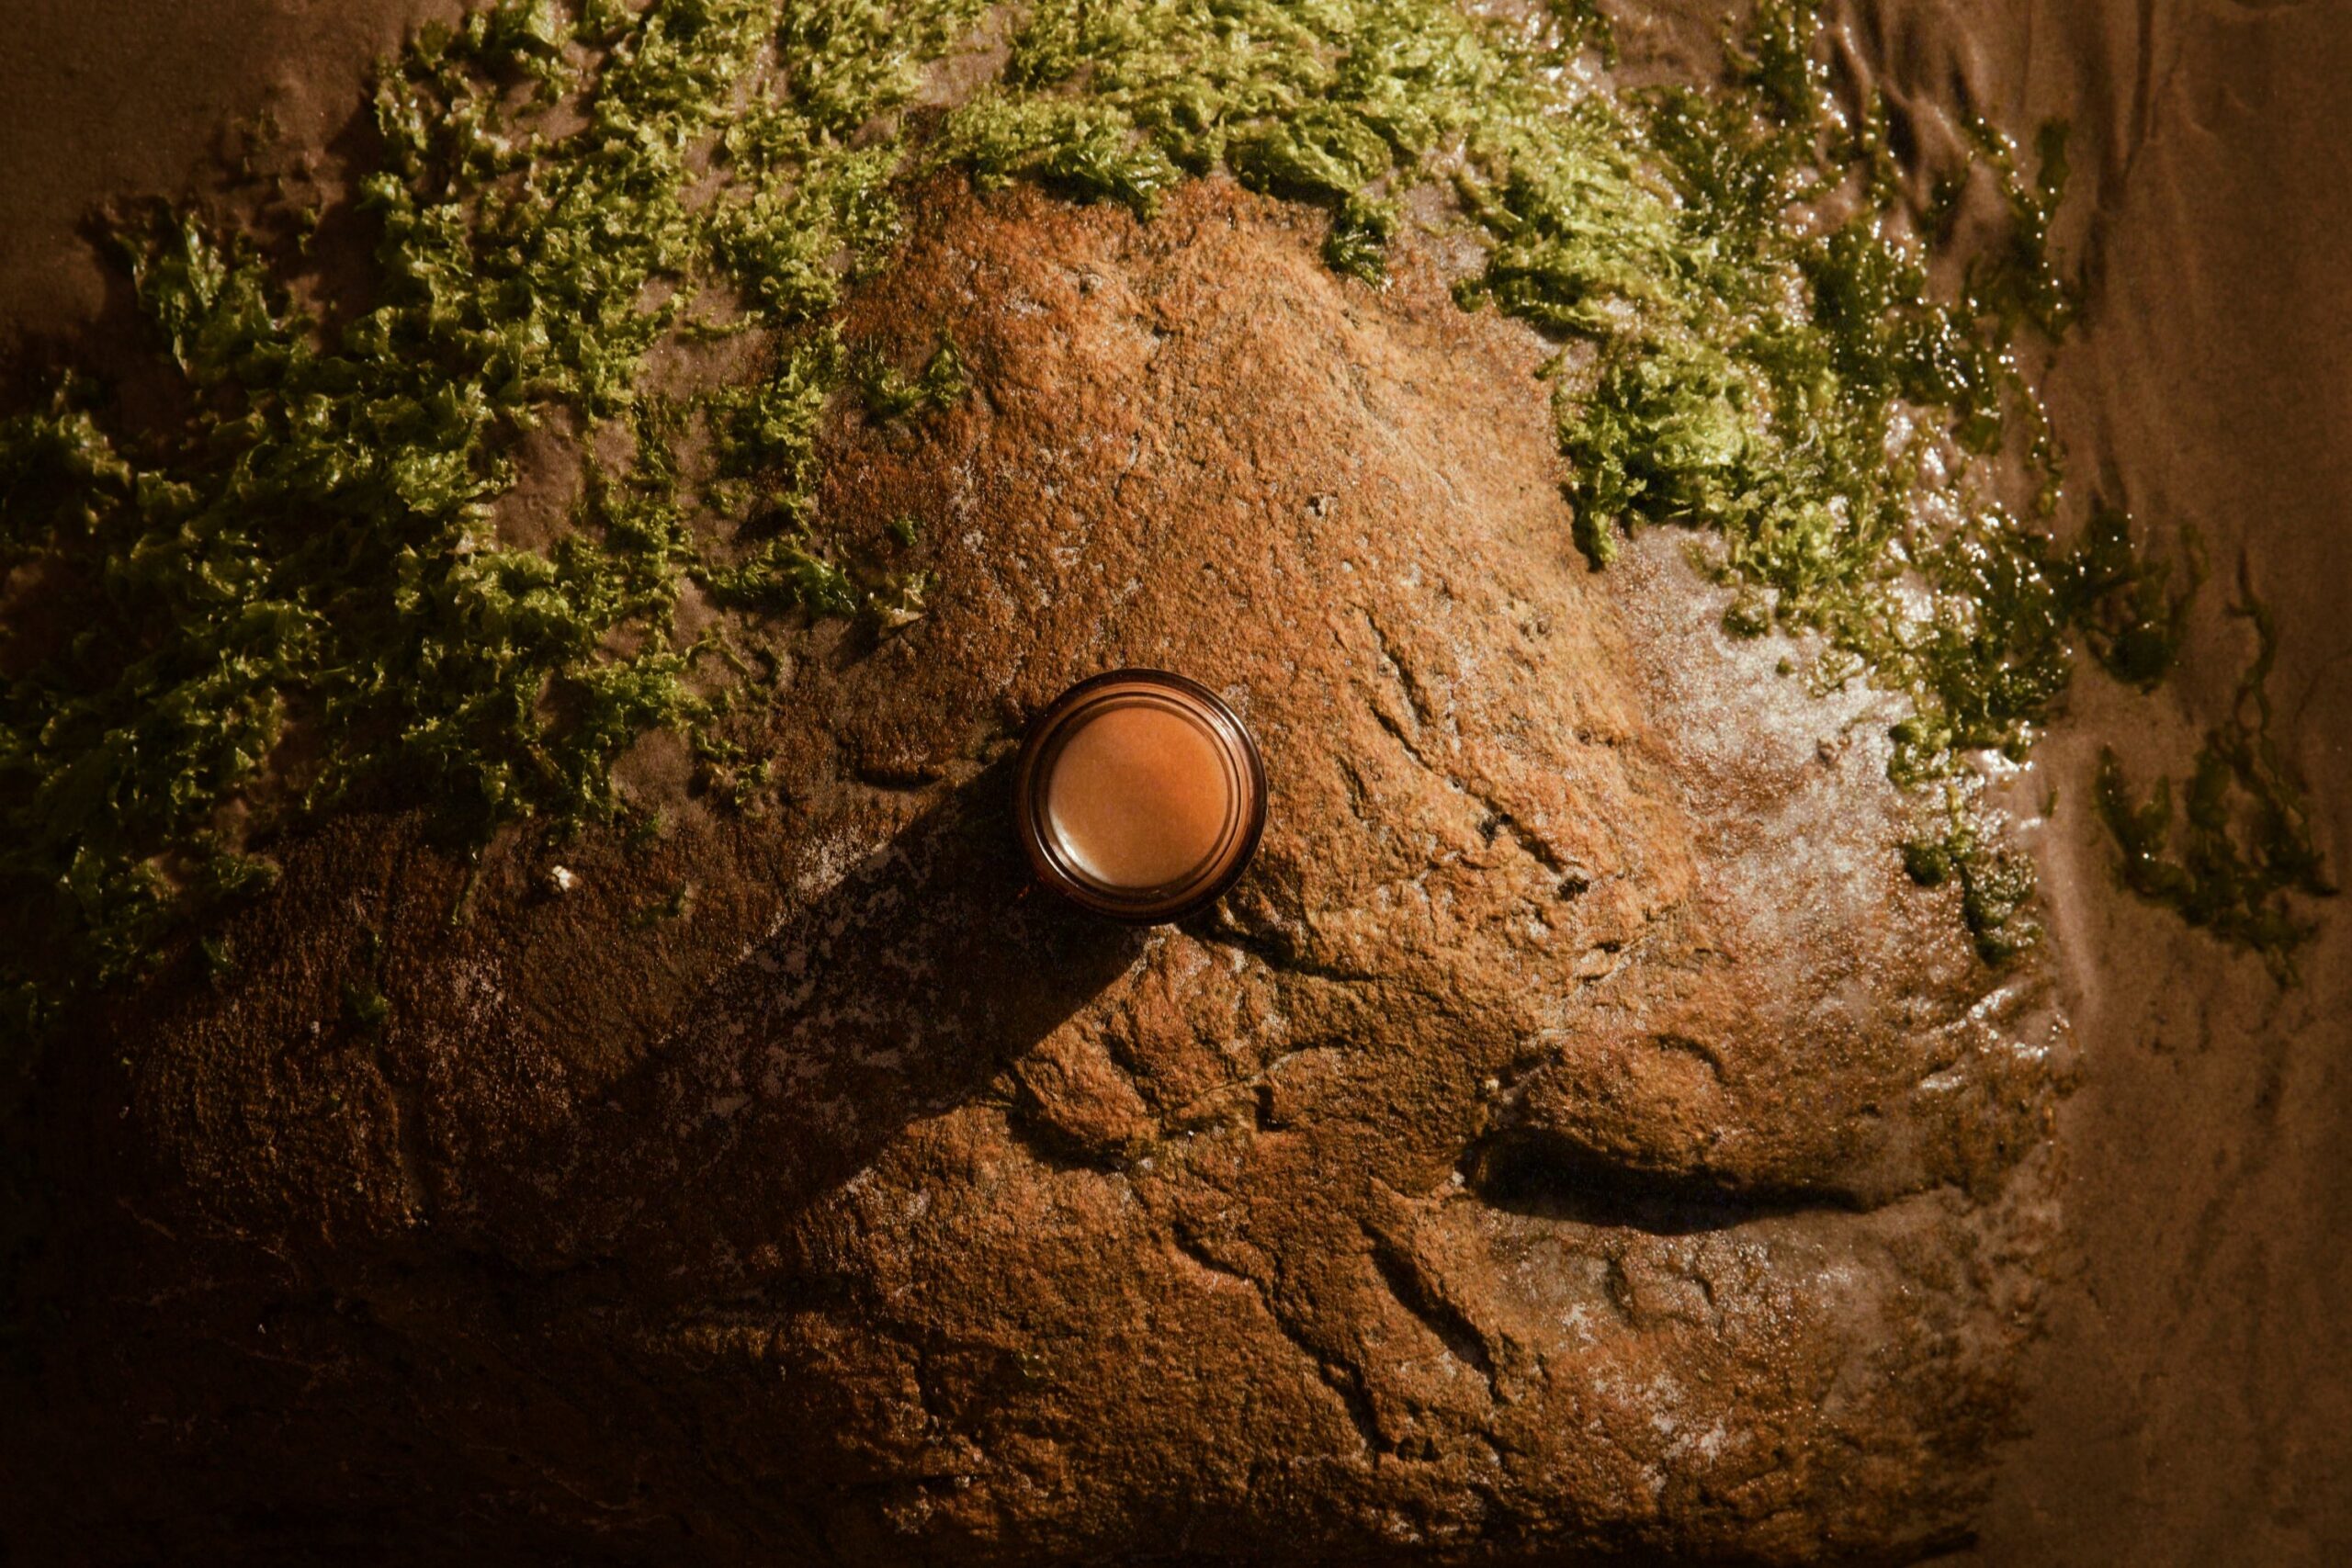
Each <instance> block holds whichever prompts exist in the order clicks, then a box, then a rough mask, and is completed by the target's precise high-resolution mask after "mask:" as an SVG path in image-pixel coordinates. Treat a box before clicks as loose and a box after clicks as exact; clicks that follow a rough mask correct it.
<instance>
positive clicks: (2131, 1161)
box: [0, 0, 2352, 1565]
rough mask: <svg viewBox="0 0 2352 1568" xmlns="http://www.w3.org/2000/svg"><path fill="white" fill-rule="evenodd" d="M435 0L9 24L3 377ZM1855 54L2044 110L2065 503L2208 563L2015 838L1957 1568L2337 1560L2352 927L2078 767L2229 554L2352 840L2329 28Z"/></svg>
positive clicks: (2211, 661) (211, 6) (2222, 627)
mask: <svg viewBox="0 0 2352 1568" xmlns="http://www.w3.org/2000/svg"><path fill="white" fill-rule="evenodd" d="M455 8H456V7H455V6H452V5H449V4H448V3H447V0H365V3H353V4H345V5H329V4H324V3H312V4H303V3H301V0H181V3H178V4H171V5H161V4H149V5H135V4H130V3H129V0H105V3H102V4H98V3H91V0H80V3H67V0H31V3H29V4H27V5H22V6H18V7H16V8H15V13H16V14H14V15H12V17H11V18H10V21H11V29H10V32H9V34H8V35H7V38H6V41H5V43H0V193H5V197H4V198H0V199H5V200H6V207H7V217H8V221H7V223H6V226H5V228H0V355H8V354H10V353H12V352H13V351H14V350H15V349H16V348H17V346H18V345H20V344H27V343H38V342H40V341H41V340H50V339H59V340H70V339H71V338H72V337H73V336H74V334H75V333H77V332H79V331H80V330H81V329H82V327H83V325H84V323H86V322H88V321H91V320H93V319H94V318H96V316H97V314H98V313H99V312H100V311H101V310H102V309H103V308H104V306H105V303H106V301H107V286H106V284H105V282H104V276H103V274H102V272H101V271H100V269H99V268H97V267H96V265H95V258H94V255H93V254H92V252H91V250H90V248H89V246H88V243H87V242H86V241H85V239H84V238H83V237H82V236H81V234H80V232H79V231H78V230H79V225H80V222H81V220H82V218H83V216H84V215H85V213H86V212H87V211H88V210H89V209H90V207H91V206H92V204H93V203H95V202H97V201H102V200H105V199H108V198H111V197H130V196H136V195H141V194H152V193H158V192H160V193H166V194H168V193H172V192H175V191H176V190H179V189H181V188H183V187H186V186H191V185H201V184H204V183H207V182H208V181H209V177H210V176H209V175H207V173H206V172H205V171H206V170H207V168H208V167H209V164H210V163H211V161H212V160H213V159H214V157H215V156H216V154H217V152H218V151H219V149H220V131H221V128H222V127H223V126H224V125H226V124H230V123H232V122H236V121H240V120H246V119H250V118H252V117H254V116H256V115H260V114H262V113H264V112H265V111H266V112H267V113H268V114H269V115H270V116H271V117H272V118H275V119H276V120H277V123H278V125H279V126H280V127H281V128H282V130H283V132H284V135H285V137H286V140H287V141H288V144H289V145H292V146H296V147H301V146H311V145H318V144H321V143H323V142H325V141H330V140H332V139H333V138H334V136H336V135H337V134H339V133H341V132H342V131H343V130H345V128H346V127H347V125H348V124H349V122H350V116H351V114H352V113H353V111H354V110H355V109H356V107H357V105H358V103H359V82H360V79H361V76H362V74H363V73H364V71H365V68H366V65H367V62H368V60H369V59H371V58H372V57H373V56H374V55H376V54H377V53H379V51H382V50H384V49H386V48H388V47H390V45H391V44H392V43H393V42H394V41H395V40H396V39H397V38H398V37H399V35H400V33H401V31H402V29H403V28H406V27H407V26H409V25H411V24H412V23H413V21H415V20H418V19H421V18H423V17H427V16H433V15H447V14H449V13H450V12H452V11H453V10H454V9H455ZM1847 9H1848V11H1849V16H1848V18H1847V20H1848V28H1847V30H1848V33H1849V38H1850V39H1851V41H1852V44H1853V48H1854V57H1855V59H1856V60H1857V61H1858V62H1860V64H1861V65H1862V67H1863V68H1864V69H1866V70H1868V71H1870V72H1871V73H1874V74H1875V75H1876V76H1877V77H1878V79H1879V80H1881V81H1882V82H1883V85H1886V86H1887V87H1888V88H1889V89H1890V90H1891V91H1892V92H1893V93H1894V94H1895V95H1896V96H1897V97H1898V100H1899V101H1902V102H1904V103H1905V104H1906V105H1908V106H1909V107H1911V108H1912V110H1913V113H1914V116H1915V118H1917V121H1918V123H1919V124H1920V125H1922V126H1923V127H1928V128H1929V129H1932V128H1934V127H1936V126H1937V125H1939V124H1940V125H1942V126H1944V127H1946V128H1949V126H1950V125H1951V121H1952V118H1953V116H1954V111H1955V109H1956V107H1958V106H1961V105H1963V104H1965V105H1967V106H1970V107H1975V108H1977V109H1980V110H1981V111H1982V112H1984V113H1985V114H1986V115H1988V116H1989V117H1990V118H1993V119H1994V120H1996V122H1999V123H2002V124H2005V125H2007V126H2010V127H2013V128H2016V127H2029V126H2030V125H2031V124H2032V123H2033V122H2034V121H2036V120H2038V119H2040V118H2044V117H2047V116H2052V115H2059V116H2064V117H2065V118H2069V119H2071V120H2072V121H2073V122H2074V124H2075V145H2074V163H2075V170H2076V180H2075V186H2074V187H2073V189H2072V192H2071V194H2070V200H2069V203H2068V206H2067V208H2066V209H2065V212H2064V218H2063V220H2062V224H2061V228H2060V231H2059V240H2060V243H2061V246H2062V248H2063V249H2064V252H2065V253H2066V254H2068V255H2069V256H2070V257H2072V258H2075V259H2076V260H2078V261H2079V262H2080V264H2081V266H2082V270H2083V274H2084V276H2085V279H2086V288H2087V299H2086V311H2085V317H2084V321H2083V324H2082V326H2081V328H2080V329H2079V331H2078V332H2077V333H2076V334H2075V336H2074V337H2073V338H2072V339H2071V340H2070V341H2069V343H2068V344H2067V345H2066V346H2065V348H2064V351H2063V352H2062V353H2061V354H2060V355H2059V357H2058V360H2057V362H2056V365H2055V367H2054V369H2053V371H2052V375H2051V377H2050V379H2049V382H2048V391H2049V396H2050V400H2051V404H2052V412H2053V415H2054V417H2055V420H2056V423H2057V427H2058V430H2059V432H2060V434H2062V436H2063V437H2064V441H2065V444H2066V447H2067V450H2068V454H2069V458H2070V468H2071V473H2072V476H2073V482H2074V483H2075V486H2076V487H2077V488H2078V489H2080V490H2084V491H2088V490H2091V489H2098V490H2101V491H2105V492H2106V493H2107V494H2108V495H2109V497H2110V498H2111V499H2114V500H2117V501H2119V502H2122V503H2124V504H2126V505H2128V506H2129V507H2130V508H2131V510H2132V511H2133V512H2134V513H2136V514H2137V515H2138V516H2139V517H2140V518H2141V519H2142V521H2143V524H2145V525H2150V526H2152V527H2153V528H2154V530H2155V531H2156V532H2157V533H2158V535H2159V536H2165V535H2166V534H2168V533H2170V532H2171V531H2172V530H2174V529H2177V527H2179V526H2180V525H2184V524H2188V525H2194V526H2195V527H2196V528H2197V529H2198V530H2199V533H2200V534H2201V536H2202V537H2203V539H2204V541H2205V546H2206V548H2207V550H2208V552H2209V554H2210V556H2211V559H2212V561H2213V563H2214V566H2215V572H2214V581H2213V582H2212V583H2211V584H2210V585H2209V587H2208V589H2207V590H2206V592H2205V593H2204V594H2203V595H2202V596H2201V600H2200V606H2201V607H2200V610H2199V628H2198V633H2197V639H2198V640H2197V641H2196V643H2195V644H2194V645H2193V649H2192V655H2191V659H2190V662H2189V664H2188V668H2187V670H2186V671H2184V672H2183V674H2182V675H2181V676H2180V677H2179V678H2177V680H2176V681H2174V682H2172V683H2171V684H2169V685H2168V686H2167V687H2166V688H2165V690H2164V691H2163V692H2161V693H2160V694H2158V696H2157V697H2156V698H2155V699H2154V700H2153V701H2146V700H2143V699H2139V698H2136V697H2129V696H2125V695H2123V694H2118V693H2116V692H2115V691H2114V690H2113V689H2112V688H2111V687H2109V686H2107V685H2105V684H2104V683H2103V682H2100V681H2099V680H2098V679H2097V678H2095V677H2086V678H2085V680H2084V681H2083V682H2082V683H2081V684H2080V686H2079V687H2078V688H2077V694H2076V701H2075V708H2074V712H2073V714H2072V716H2070V718H2069V719H2068V721H2067V722H2066V723H2065V724H2064V725H2063V726H2062V727H2061V728H2059V729H2058V731H2057V732H2055V733H2054V734H2053V735H2052V738H2051V739H2050V741H2049V742H2048V744H2047V746H2046V748H2045V750H2043V752H2042V753H2041V757H2040V759H2039V765H2040V767H2041V770H2042V773H2043V774H2044V776H2045V778H2046V779H2048V780H2049V781H2050V782H2052V783H2054V784H2057V785H2058V786H2059V788H2060V790H2061V793H2062V805H2061V807H2060V811H2059V814H2058V818H2057V820H2056V823H2055V824H2054V826H2053V827H2052V828H2051V829H2048V830H2047V831H2046V832H2045V834H2044V835H2043V841H2042V842H2041V843H2040V844H2039V845H2038V846H2037V848H2038V850H2039V852H2040V853H2041V858H2042V863H2043V867H2044V886H2045V889H2046V890H2047V895H2048V897H2049V899H2050V903H2051V912H2052V922H2053V924H2054V925H2055V927H2056V928H2057V932H2058V937H2059V941H2060V943H2061V952H2062V954H2063V958H2064V963H2065V964H2066V967H2067V970H2068V972H2069V976H2070V979H2071V985H2072V989H2073V990H2074V992H2075V1020H2076V1023H2077V1026H2078V1031H2079V1033H2080V1037H2081V1041H2082V1044H2083V1064H2084V1083H2083V1086H2082V1088H2081V1089H2079V1090H2078V1091H2077V1092H2076V1093H2075V1095H2074V1096H2073V1098H2072V1099H2071V1100H2069V1101H2068V1102H2067V1103H2066V1105H2065V1107H2064V1110H2063V1111H2062V1112H2061V1114H2060V1117H2059V1122H2058V1127H2057V1136H2058V1138H2059V1141H2060V1144H2061V1146H2062V1148H2063V1149H2064V1155H2065V1158H2066V1161H2067V1167H2068V1171H2069V1177H2068V1180H2067V1184H2066V1189H2065V1192H2064V1203H2065V1208H2066V1215H2065V1225H2066V1229H2067V1234H2068V1235H2069V1238H2070V1242H2069V1256H2068V1258H2067V1260H2066V1262H2065V1265H2064V1276H2063V1278H2062V1280H2060V1282H2059V1284H2058V1287H2057V1288H2056V1289H2055V1290H2054V1291H2053V1292H2052V1302H2051V1308H2050V1320H2049V1325H2048V1332H2047V1334H2046V1336H2045V1337H2044V1339H2043V1340H2042V1342H2041V1345H2040V1347H2039V1348H2038V1350H2037V1351H2036V1352H2035V1359H2034V1365H2033V1366H2032V1368H2031V1369H2030V1372H2029V1382H2030V1385H2031V1387H2032V1388H2033V1390H2034V1393H2033V1396H2032V1398H2031V1400H2030V1404H2029V1405H2028V1408H2027V1411H2026V1429H2025V1430H2024V1431H2023V1433H2022V1434H2021V1435H2020V1437H2019V1438H2018V1440H2017V1442H2016V1443H2015V1444H2014V1445H2013V1446H2012V1447H2011V1448H2010V1450H2008V1454H2007V1461H2006V1464H2005V1467H2004V1470H2003V1472H2002V1475H2001V1478H2000V1480H1999V1482H1998V1483H1997V1484H1996V1491H1995V1493H1994V1495H1993V1496H1992V1498H1991V1499H1990V1500H1989V1502H1988V1504H1987V1506H1986V1507H1985V1511H1984V1513H1983V1516H1982V1518H1981V1521H1980V1540H1979V1541H1978V1543H1977V1544H1976V1545H1975V1546H1974V1547H1973V1548H1972V1549H1970V1550H1968V1551H1965V1552H1963V1553H1962V1554H1961V1556H1960V1557H1959V1558H1958V1559H1956V1560H1957V1561H1964V1562H1972V1563H1980V1564H1985V1565H1991V1564H2019V1565H2022V1564H2063V1563H2107V1562H2154V1563H2176V1562H2177V1563H2209V1562H2263V1563H2297V1562H2313V1563H2317V1562H2338V1561H2344V1560H2346V1558H2347V1557H2352V1438H2346V1429H2347V1426H2352V1387H2347V1382H2348V1381H2352V1327H2347V1326H2346V1318H2347V1314H2352V1262H2347V1260H2346V1258H2345V1256H2344V1254H2343V1252H2342V1250H2341V1248H2340V1245H2339V1244H2340V1241H2341V1238H2343V1237H2344V1236H2345V1235H2346V1234H2352V1162H2347V1161H2346V1158H2345V1157H2344V1156H2343V1153H2342V1150H2343V1148H2344V1146H2345V1144H2346V1139H2347V1137H2352V1072H2347V1070H2346V1056H2347V1054H2346V1045H2347V1044H2352V1025H2348V1024H2347V1023H2346V1018H2347V1016H2352V908H2346V907H2345V906H2343V905H2341V904H2338V905H2335V906H2331V907H2327V908H2323V910H2322V911H2321V912H2322V915H2323V918H2324V920H2325V926H2324V931H2323V933H2322V935H2321V937H2320V939H2319V940H2318V942H2315V943H2314V944H2313V945H2312V947H2311V948H2310V949H2308V950H2307V951H2306V952H2305V953H2304V954H2303V960H2302V967H2303V972H2304V983H2303V984H2302V986H2301V987H2300V988H2298V989H2295V990H2292V991H2288V992H2284V993H2281V992H2280V991H2279V990H2278V988H2277V987H2274V986H2273V985H2272V983H2271V982H2270V980H2269V979H2268V977H2267V976H2266V975H2265V974H2264V973H2263V971H2262V968H2261V966H2260V964H2258V963H2256V961H2254V960H2252V959H2251V958H2246V957H2243V956H2232V955H2229V954H2227V953H2224V952H2223V950H2222V949H2221V948H2220V947H2219V946H2217V945H2216V944H2215V943H2214V942H2211V941H2210V940H2209V939H2207V938H2206V937H2204V936H2202V935H2200V934H2198V933H2195V932H2190V931H2184V930H2183V929H2181V928H2180V926H2179V925H2178V923H2177V921H2176V920H2175V919H2173V918H2172V917H2171V916H2169V915H2168V914H2165V913H2163V912H2161V911H2156V910H2153V909H2149V908H2143V907H2141V906H2139V905H2137V904H2134V903H2132V902H2131V901H2130V900H2129V899H2127V898H2124V897H2121V896H2120V895H2119V894H2118V893H2117V892H2116V891H2115V890H2114V886H2113V882H2112V877H2111V875H2110V873H2109V860H2110V855H2111V851H2110V848H2109V844H2108V843H2107V841H2106V840H2105V837H2104V834H2103V831H2102V830H2101V829H2100V828H2099V827H2098V823H2097V821H2096V819H2095V818H2094V817H2093V815H2092V813H2091V812H2090V810H2089V809H2088V795H2089V790H2088V778H2089V772H2090V767H2091V762H2092V759H2093V758H2094V757H2095V756H2096V754H2097V751H2098V746H2099V745H2100V744H2101V743H2102V742H2108V743H2113V744H2116V745H2118V746H2120V748H2121V749H2122V750H2124V751H2125V753H2126V755H2127V757H2128V758H2129V759H2130V760H2131V761H2133V762H2134V763H2135V764H2137V772H2138V773H2139V775H2140V776H2142V777H2143V778H2144V777H2147V776H2151V775H2152V774H2153V773H2154V771H2155V770H2156V769H2158V768H2159V767H2164V768H2168V769H2169V771H2171V772H2173V773H2176V774H2177V773H2179V772H2181V771H2182V768H2183V766H2184V764H2185V761H2186V759H2187V758H2188V755H2189V754H2190V752H2192V751H2193V750H2194V748H2195V745H2196V741H2197V737H2198V735H2199V732H2200V731H2201V729H2202V728H2204V726H2206V725H2207V724H2210V723H2211V722H2212V721H2213V720H2214V719H2215V718H2216V717H2218V716H2220V715H2221V714H2222V712H2223V711H2225V709H2226V705H2227V704H2228V701H2229V699H2230V695H2231V691H2232V688H2233V684H2234V682H2235V680H2236V678H2237V674H2238V670H2239V661H2240V660H2241V659H2242V658H2243V657H2245V655H2248V654H2250V652H2251V646H2250V639H2248V638H2246V637H2245V636H2244V635H2243V632H2242V630H2240V629H2237V628H2235V627H2233V625H2232V624H2231V623H2230V622H2229V621H2228V619H2227V617H2225V616H2224V615H2222V604H2223V603H2224V602H2225V600H2226V598H2227V596H2228V595H2227V589H2228V584H2229V581H2230V578H2231V575H2232V572H2233V568H2234V563H2235V562H2236V560H2237V559H2238V558H2239V555H2240V553H2241V552H2242V551H2243V552H2244V554H2245V557H2246V558H2247V559H2248V561H2249V563H2250V566H2251V570H2252V573H2253V579H2254V581H2255V582H2256V586H2257V588H2258V590H2259V591H2260V592H2261V593H2262V595H2263V596H2264V597H2265V598H2266V600H2267V602H2268V603H2269V604H2270V605H2271V606H2272V608H2273V609H2274V611H2275V612H2276V614H2277V616H2278V623H2279V626H2280V627H2281V630H2282V634H2283V636H2282V645H2281V649H2280V656H2279V663H2278V671H2277V673H2276V675H2275V676H2274V678H2273V681H2272V684H2271V691H2272V694H2273V696H2274V698H2275V699H2276V700H2277V701H2278V712H2279V737H2280V739H2282V740H2283V741H2284V742H2285V743H2286V745H2287V746H2288V748H2289V750H2290V754H2291V755H2293V756H2294V757H2295V758H2296V759H2297V760H2298V761H2300V764H2301V767H2302V769H2303V772H2304V773H2305V776H2306V777H2307V778H2308V779H2309V781H2310V782H2311V783H2312V785H2313V786H2314V792H2315V798H2316V806H2317V810H2318V814H2319V818H2320V841H2321V843H2322V846H2323V848H2324V849H2325V850H2326V851H2327V852H2328V854H2329V857H2330V863H2331V864H2332V865H2333V866H2334V867H2335V868H2336V869H2337V870H2338V873H2339V874H2341V871H2342V868H2343V866H2344V865H2345V863H2346V854H2347V852H2352V680H2347V676H2348V675H2352V619H2347V617H2346V616H2345V615H2343V614H2342V613H2341V612H2340V610H2339V609H2338V607H2337V604H2338V601H2339V600H2341V598H2342V597H2343V596H2344V594H2345V593H2346V590H2347V589H2352V529H2347V528H2346V521H2347V519H2352V443H2347V442H2346V440H2345V438H2344V437H2343V434H2342V433H2343V432H2345V431H2346V429H2352V293H2347V291H2346V289H2345V288H2344V278H2345V276H2346V271H2345V264H2344V261H2343V257H2344V255H2345V254H2346V246H2347V244H2352V132H2347V130H2346V129H2345V126H2344V123H2343V117H2342V113H2341V110H2342V107H2344V101H2345V98H2346V89H2345V88H2344V87H2343V86H2342V84H2344V83H2346V82H2352V4H2345V3H2342V0H2338V3H2335V4H2304V5H2295V4H2290V3H2283V0H2282V3H2278V4H2268V5H2261V4H2251V3H2223V0H2212V3H2209V4H2184V5H2179V6H2172V7H2169V8H2160V7H2156V6H2138V5H2128V4H2122V3H2120V0H2103V3H2099V4H2081V5H2076V4H2064V3H2059V0H2046V3H2043V4H2039V5H2028V4H2023V3H2021V0H2016V3H2010V4H2005V5H2000V6H1973V7H1961V6H1956V5H1943V4H1938V3H1935V0H1855V3H1854V4H1853V5H1851V6H1849V7H1848V8H1847Z"/></svg>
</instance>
